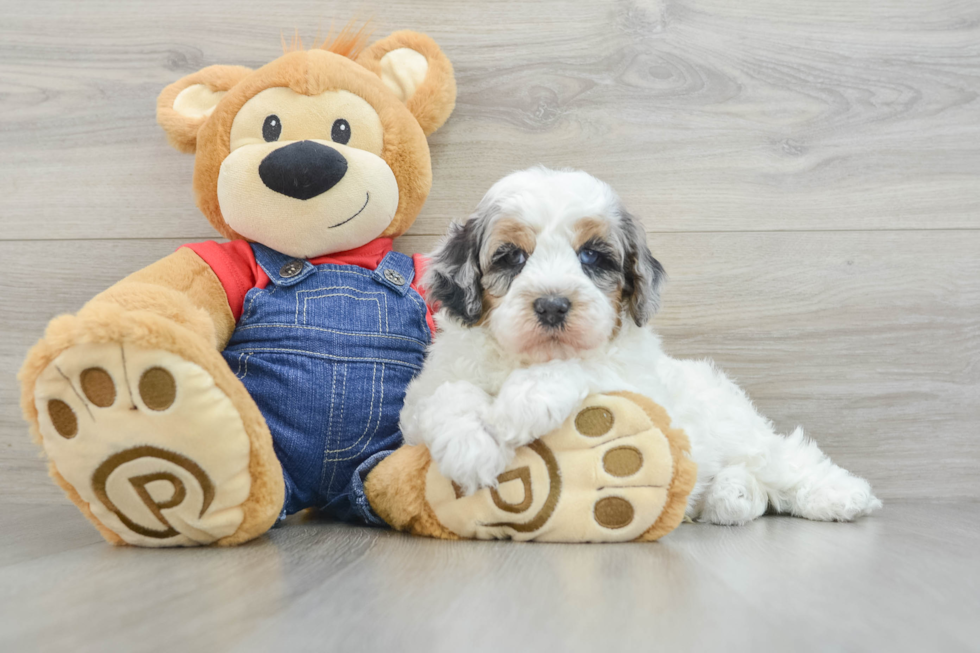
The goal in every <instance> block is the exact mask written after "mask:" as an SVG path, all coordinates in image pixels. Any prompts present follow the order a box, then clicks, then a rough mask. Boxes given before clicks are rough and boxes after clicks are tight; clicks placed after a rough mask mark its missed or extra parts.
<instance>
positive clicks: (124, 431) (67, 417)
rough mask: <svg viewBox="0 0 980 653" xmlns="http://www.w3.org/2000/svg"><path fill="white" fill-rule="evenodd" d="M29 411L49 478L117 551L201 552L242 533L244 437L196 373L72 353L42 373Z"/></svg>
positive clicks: (84, 348) (170, 359) (127, 351)
mask: <svg viewBox="0 0 980 653" xmlns="http://www.w3.org/2000/svg"><path fill="white" fill-rule="evenodd" d="M34 402H35V406H36V407H37V411H38V417H39V427H40V432H41V436H42V439H43V442H44V448H45V450H46V451H47V453H48V455H49V457H50V460H51V462H52V464H53V466H54V470H53V471H56V472H57V474H58V475H60V476H61V477H62V478H63V479H64V481H65V482H67V484H68V485H70V486H71V488H70V489H69V491H70V490H74V492H75V493H77V495H78V497H79V498H80V500H81V502H79V501H76V503H79V506H80V507H81V508H82V509H83V512H86V510H85V506H84V504H87V507H88V511H90V513H91V515H92V517H93V519H95V520H98V522H100V524H99V525H100V526H102V527H104V528H106V529H108V530H110V531H112V532H113V533H115V534H116V535H117V536H119V537H120V538H121V539H122V540H123V541H124V542H126V543H128V544H135V545H140V546H194V545H201V544H210V543H212V542H215V541H216V540H218V539H220V538H223V537H227V536H229V535H232V534H233V533H235V531H236V530H237V529H238V528H239V526H240V525H241V524H242V521H243V519H244V511H243V509H242V506H243V504H244V503H245V502H246V500H247V499H248V497H249V491H250V486H251V477H250V473H249V450H250V445H249V437H248V434H247V433H246V430H245V426H244V424H243V422H242V418H241V416H240V414H239V412H238V411H237V410H236V408H235V406H234V405H233V403H232V401H231V400H230V399H229V398H228V396H227V395H226V394H225V393H224V392H222V391H221V390H220V389H219V388H218V387H217V386H216V385H215V383H214V379H213V378H212V377H211V376H210V375H209V374H208V373H207V372H206V371H205V370H204V369H203V368H201V367H200V366H198V365H196V364H194V363H190V362H188V361H186V360H184V359H182V358H181V357H179V356H177V355H175V354H172V353H170V352H166V351H154V350H142V349H138V348H136V347H126V346H124V345H119V344H82V345H76V346H74V347H71V348H70V349H68V350H66V351H64V352H63V353H62V354H61V355H60V356H58V358H56V359H55V360H54V361H53V362H52V363H51V364H50V365H48V367H47V368H46V369H45V370H44V371H43V372H42V373H41V375H40V377H39V378H38V381H37V384H36V386H35V392H34Z"/></svg>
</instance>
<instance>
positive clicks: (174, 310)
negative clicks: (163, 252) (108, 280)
mask: <svg viewBox="0 0 980 653" xmlns="http://www.w3.org/2000/svg"><path fill="white" fill-rule="evenodd" d="M110 306H114V307H118V308H122V309H124V310H140V311H149V312H151V313H155V314H157V315H159V316H161V317H164V318H167V319H169V320H171V321H173V322H175V323H177V324H179V325H180V326H182V327H184V328H186V329H188V330H190V331H191V332H193V333H195V334H196V335H199V336H201V337H203V338H204V339H205V340H207V341H208V342H209V343H213V344H214V346H215V347H216V348H217V349H218V350H221V349H224V346H225V344H226V343H227V342H228V340H229V339H230V338H231V334H232V332H233V331H234V329H235V318H234V316H233V315H232V312H231V307H230V306H229V305H228V295H227V294H226V293H225V290H224V287H223V286H222V285H221V282H220V281H219V280H218V277H217V275H216V274H215V273H214V271H213V270H212V269H211V267H210V266H209V265H208V264H207V263H205V262H204V260H203V259H202V258H201V257H200V256H198V255H197V254H196V253H194V252H193V251H192V250H190V249H186V248H183V249H179V250H177V251H176V252H174V253H173V254H170V255H169V256H166V257H165V258H162V259H160V260H159V261H157V262H156V263H153V264H151V265H149V266H147V267H145V268H143V269H142V270H139V271H137V272H134V273H133V274H131V275H129V276H128V277H126V278H124V279H122V280H121V281H119V282H117V283H116V284H114V285H113V286H111V287H110V288H108V289H107V290H105V291H104V292H102V293H100V294H98V295H96V296H95V297H93V298H92V299H91V300H90V301H89V302H88V303H87V304H86V305H85V307H84V308H83V309H82V312H83V313H94V312H98V311H99V309H100V308H101V307H110Z"/></svg>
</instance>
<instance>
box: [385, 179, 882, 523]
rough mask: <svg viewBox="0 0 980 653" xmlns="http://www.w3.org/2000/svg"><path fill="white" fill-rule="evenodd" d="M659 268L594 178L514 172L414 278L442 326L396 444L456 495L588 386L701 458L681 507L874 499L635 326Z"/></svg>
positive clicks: (735, 509) (844, 512)
mask: <svg viewBox="0 0 980 653" xmlns="http://www.w3.org/2000/svg"><path fill="white" fill-rule="evenodd" d="M663 279H664V270H663V267H661V265H660V263H659V262H657V260H656V259H654V257H653V255H652V254H651V253H650V250H649V249H648V247H647V244H646V235H645V234H644V231H643V228H642V226H641V225H640V224H639V223H638V222H637V220H636V219H634V218H633V217H632V216H631V215H630V214H629V213H627V212H626V211H625V210H624V209H623V207H622V205H621V203H620V200H619V197H618V196H617V195H616V193H615V192H614V191H613V190H612V188H610V187H609V186H608V185H607V184H605V183H603V182H601V181H599V180H598V179H595V178H594V177H592V176H591V175H588V174H586V173H584V172H580V171H568V170H565V171H554V170H549V169H546V168H542V167H537V168H531V169H529V170H524V171H521V172H516V173H514V174H511V175H509V176H507V177H505V178H503V179H501V180H500V181H499V182H497V183H496V184H495V185H494V186H493V188H491V189H490V191H489V192H488V193H487V194H486V196H485V197H484V198H483V200H482V201H481V202H480V205H479V206H478V207H477V210H476V212H475V213H474V214H473V215H472V216H471V217H470V218H469V220H467V221H466V222H465V223H463V224H454V225H453V226H452V229H451V230H450V233H449V236H448V238H447V240H446V241H445V242H444V243H443V245H442V246H441V247H440V248H439V249H438V250H437V252H436V253H435V254H434V258H433V260H432V262H431V267H430V268H429V271H428V273H427V275H426V279H425V282H424V285H425V286H426V287H427V290H428V293H429V297H430V299H432V300H435V301H436V302H438V303H439V304H440V305H441V308H440V310H439V312H438V313H437V316H436V320H437V324H438V326H439V333H438V335H437V337H436V338H435V341H434V344H433V345H432V348H431V350H430V354H429V357H428V359H427V361H426V364H425V367H424V369H423V370H422V372H421V373H420V374H419V376H418V377H417V378H416V379H415V380H414V381H413V382H412V384H411V385H410V386H409V388H408V392H407V395H406V397H405V406H404V409H403V410H402V414H401V425H402V430H403V433H404V435H405V439H406V440H407V441H408V442H409V443H412V444H419V443H424V444H426V445H427V446H428V447H429V450H430V451H431V453H432V457H433V459H434V460H435V461H436V462H437V463H438V465H439V470H440V471H441V472H442V473H443V475H444V476H446V477H448V478H450V479H452V480H454V481H455V482H456V483H458V484H459V486H460V487H461V488H462V489H463V491H464V492H466V493H471V492H473V491H475V490H476V489H478V488H479V487H486V486H493V485H495V483H496V477H497V475H498V474H500V473H501V472H502V471H503V470H504V467H505V466H506V465H507V463H508V462H509V461H510V459H511V457H512V455H513V452H514V449H515V448H516V447H519V446H522V445H525V444H528V443H529V442H531V441H533V440H534V439H536V438H539V437H541V436H543V435H545V434H546V433H548V432H549V431H551V430H553V429H555V428H557V427H558V426H560V425H561V424H562V423H563V422H564V421H565V419H566V418H567V417H568V416H569V415H571V414H572V412H573V411H574V410H576V408H578V406H579V404H580V402H581V401H582V400H583V399H584V398H585V397H586V395H588V394H590V393H594V392H610V391H616V390H629V391H633V392H638V393H640V394H643V395H646V396H648V397H650V398H651V399H653V400H654V401H655V402H657V403H658V404H660V405H661V406H663V407H664V408H665V409H666V410H667V412H668V413H669V415H670V417H671V419H672V420H673V422H674V424H675V425H677V426H679V427H680V428H682V429H684V431H686V433H687V435H688V437H689V438H690V441H691V449H692V455H693V458H694V460H695V462H697V464H698V481H697V485H696V486H695V488H694V491H693V492H692V493H691V495H690V499H689V501H688V509H687V514H688V516H690V517H692V518H695V519H700V520H702V521H707V522H713V523H717V524H742V523H745V522H748V521H750V520H752V519H755V518H756V517H758V516H760V515H762V514H763V513H764V512H765V511H766V508H767V506H769V505H771V506H773V508H774V509H775V510H777V511H779V512H788V513H791V514H794V515H798V516H801V517H806V518H809V519H818V520H850V519H853V518H855V517H857V516H859V515H863V514H866V513H868V512H870V511H871V510H873V509H875V508H877V507H879V506H880V505H881V502H880V501H878V500H877V499H876V498H875V497H874V495H873V494H872V493H871V486H870V485H869V484H868V482H867V481H865V480H864V479H861V478H858V477H856V476H853V475H852V474H850V473H849V472H847V471H846V470H844V469H842V468H841V467H838V466H837V465H835V464H834V463H833V462H831V461H830V459H829V458H828V457H827V456H826V455H825V454H824V453H823V452H821V451H820V449H819V448H818V447H817V445H816V443H815V442H813V441H812V440H809V439H807V438H806V436H804V435H803V432H802V431H801V430H800V429H797V430H796V431H794V432H793V433H791V434H790V435H780V434H777V433H776V432H775V431H774V430H773V426H772V423H771V422H770V421H769V420H768V419H766V418H765V417H763V416H762V415H760V414H759V413H758V412H757V411H756V409H755V407H754V406H753V405H752V402H751V401H750V400H749V399H748V397H747V396H746V395H745V393H744V392H743V391H742V390H741V389H740V388H739V387H738V386H736V385H735V384H734V383H733V382H732V381H730V380H729V379H728V378H727V377H726V376H725V375H724V374H723V373H722V372H721V371H719V370H718V369H716V368H715V367H714V365H713V364H712V363H711V362H709V361H704V360H702V361H692V360H676V359H673V358H671V357H669V356H667V355H666V354H665V353H664V352H663V350H662V349H661V344H660V338H659V337H658V336H657V335H656V334H655V333H654V332H653V331H652V329H651V328H650V327H649V326H648V325H647V323H648V321H649V319H650V317H651V316H652V315H653V314H654V312H656V310H657V307H658V301H659V287H660V284H661V283H662V281H663Z"/></svg>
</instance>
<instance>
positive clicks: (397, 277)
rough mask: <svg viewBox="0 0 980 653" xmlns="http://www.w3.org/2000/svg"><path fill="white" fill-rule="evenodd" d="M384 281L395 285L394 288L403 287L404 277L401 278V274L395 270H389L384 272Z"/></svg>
mask: <svg viewBox="0 0 980 653" xmlns="http://www.w3.org/2000/svg"><path fill="white" fill-rule="evenodd" d="M385 279H387V280H388V281H390V282H391V283H393V284H395V285H396V286H404V285H405V277H403V276H402V275H401V273H400V272H398V271H397V270H392V269H391V268H388V269H386V270H385Z"/></svg>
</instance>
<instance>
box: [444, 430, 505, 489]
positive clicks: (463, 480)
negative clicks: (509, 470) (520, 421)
mask: <svg viewBox="0 0 980 653" xmlns="http://www.w3.org/2000/svg"><path fill="white" fill-rule="evenodd" d="M429 450H430V452H431V454H432V458H433V460H434V461H435V462H436V463H437V464H438V465H439V471H440V472H441V473H442V475H443V476H445V477H446V478H448V479H450V480H451V481H453V482H454V483H455V484H456V485H457V486H458V487H459V490H460V491H461V492H462V493H463V494H464V495H466V496H469V495H471V494H473V493H474V492H476V491H477V490H479V489H480V488H484V487H497V476H499V475H500V474H501V473H503V471H504V469H505V468H506V467H507V464H508V463H509V462H510V461H511V459H512V458H513V457H514V451H513V450H512V449H510V448H508V447H506V446H503V445H501V444H499V443H498V442H497V441H496V440H494V438H493V436H491V435H490V433H488V432H487V430H486V429H485V428H483V426H482V425H480V424H469V425H467V427H466V431H465V432H458V433H457V434H456V437H454V438H450V439H448V440H447V441H446V442H445V443H443V446H441V447H440V448H439V449H438V450H436V449H433V448H432V447H431V445H430V449H429Z"/></svg>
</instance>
